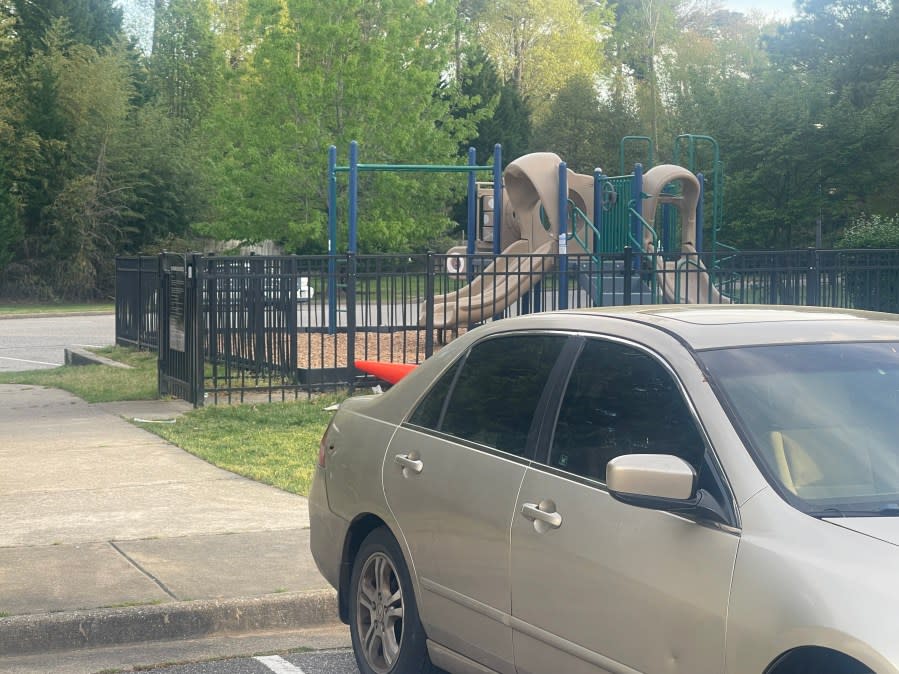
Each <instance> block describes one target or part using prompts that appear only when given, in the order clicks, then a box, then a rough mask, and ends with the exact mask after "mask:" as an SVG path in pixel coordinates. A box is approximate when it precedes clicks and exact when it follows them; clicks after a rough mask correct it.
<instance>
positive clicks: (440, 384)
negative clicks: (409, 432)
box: [409, 361, 461, 430]
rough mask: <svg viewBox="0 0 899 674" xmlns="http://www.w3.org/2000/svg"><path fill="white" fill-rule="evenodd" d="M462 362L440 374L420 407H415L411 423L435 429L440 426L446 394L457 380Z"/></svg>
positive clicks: (410, 418) (410, 419)
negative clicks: (457, 373)
mask: <svg viewBox="0 0 899 674" xmlns="http://www.w3.org/2000/svg"><path fill="white" fill-rule="evenodd" d="M460 362H461V361H456V363H454V364H453V366H452V367H451V368H450V369H449V370H447V371H446V372H444V373H443V374H442V375H441V376H440V379H438V380H437V382H436V383H435V384H434V385H433V386H432V387H431V390H430V391H428V393H427V395H426V396H425V397H424V399H423V400H422V401H421V402H420V403H419V405H418V407H417V408H415V412H413V413H412V416H411V417H409V423H412V424H415V425H416V426H422V427H424V428H433V429H435V430H436V429H439V428H440V419H441V417H442V416H443V409H444V403H445V402H446V396H447V394H448V393H449V390H450V387H451V386H452V385H453V382H454V381H455V380H456V372H458V371H459V363H460Z"/></svg>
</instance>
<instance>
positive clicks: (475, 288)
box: [418, 239, 555, 330]
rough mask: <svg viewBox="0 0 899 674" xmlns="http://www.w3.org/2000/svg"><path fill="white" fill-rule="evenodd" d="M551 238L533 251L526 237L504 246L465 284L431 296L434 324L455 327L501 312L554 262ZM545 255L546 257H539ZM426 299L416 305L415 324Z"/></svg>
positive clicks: (422, 320)
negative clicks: (494, 257)
mask: <svg viewBox="0 0 899 674" xmlns="http://www.w3.org/2000/svg"><path fill="white" fill-rule="evenodd" d="M554 252H555V241H548V242H546V243H544V244H543V245H542V246H540V247H539V248H538V249H537V250H535V251H534V252H533V253H531V251H530V243H529V242H528V241H527V240H526V239H519V240H518V241H516V242H515V243H513V244H512V245H511V246H509V247H508V248H506V249H505V250H504V251H503V252H502V253H501V254H500V256H499V257H497V258H496V260H495V261H494V262H493V263H491V264H490V265H489V266H488V267H487V268H485V269H484V271H483V272H481V274H480V275H478V276H477V277H475V279H474V280H473V281H472V282H471V283H470V284H468V285H466V286H463V287H461V288H459V289H458V290H456V291H454V292H451V293H447V294H446V295H439V296H437V297H435V298H434V327H435V328H437V329H438V330H444V329H458V328H459V327H465V326H468V325H469V324H470V323H479V322H480V321H483V320H485V319H487V318H489V317H491V316H494V315H495V314H498V313H500V312H502V311H503V310H504V309H506V307H508V306H509V305H510V304H513V303H515V302H517V301H518V299H519V298H520V297H521V296H522V295H523V294H525V293H526V292H528V291H529V290H530V289H531V287H532V286H533V285H534V284H535V283H536V282H538V281H539V280H540V279H541V278H542V277H543V274H545V273H546V272H547V271H549V270H550V269H551V268H552V266H553V265H554V263H555V258H554V257H552V254H553V253H554ZM540 256H549V257H540ZM426 310H427V303H425V302H423V303H422V304H421V305H420V306H419V319H418V320H419V324H420V325H423V324H424V323H425V315H426V314H425V312H426Z"/></svg>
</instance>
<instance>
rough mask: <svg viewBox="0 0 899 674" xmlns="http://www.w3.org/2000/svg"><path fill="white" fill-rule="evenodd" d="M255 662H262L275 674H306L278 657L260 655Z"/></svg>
mask: <svg viewBox="0 0 899 674" xmlns="http://www.w3.org/2000/svg"><path fill="white" fill-rule="evenodd" d="M255 660H256V661H257V662H261V663H262V664H263V665H265V666H266V667H268V668H269V669H270V670H272V671H273V672H274V673H275V674H304V672H303V670H302V669H300V668H299V667H297V666H296V665H292V664H290V663H289V662H287V660H285V659H284V658H282V657H280V656H278V655H260V656H259V657H257V658H255Z"/></svg>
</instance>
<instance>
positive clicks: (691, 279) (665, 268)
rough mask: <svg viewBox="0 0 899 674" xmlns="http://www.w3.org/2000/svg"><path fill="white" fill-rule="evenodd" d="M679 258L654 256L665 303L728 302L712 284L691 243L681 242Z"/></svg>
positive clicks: (727, 298)
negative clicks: (669, 259)
mask: <svg viewBox="0 0 899 674" xmlns="http://www.w3.org/2000/svg"><path fill="white" fill-rule="evenodd" d="M681 253H682V255H681V258H680V259H679V260H672V261H670V262H669V261H667V260H665V259H664V257H662V256H661V255H658V256H656V263H655V264H656V272H657V276H656V278H658V281H659V288H660V289H661V291H662V296H663V297H664V298H665V301H666V302H668V303H669V304H730V303H731V302H732V300H731V299H730V298H729V297H727V296H726V295H722V294H721V292H720V291H719V290H718V289H717V288H716V287H715V286H714V285H713V284H712V282H711V278H710V277H709V272H708V270H707V269H706V268H705V265H703V264H702V260H700V259H699V254H698V253H697V251H696V248H695V247H694V246H693V244H691V243H684V244H682V245H681Z"/></svg>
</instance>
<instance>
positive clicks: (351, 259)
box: [346, 251, 356, 391]
mask: <svg viewBox="0 0 899 674" xmlns="http://www.w3.org/2000/svg"><path fill="white" fill-rule="evenodd" d="M346 364H347V374H348V375H349V376H348V379H349V382H347V383H348V384H349V386H350V391H352V390H353V389H354V388H355V386H356V253H355V251H351V252H349V253H347V256H346Z"/></svg>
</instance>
